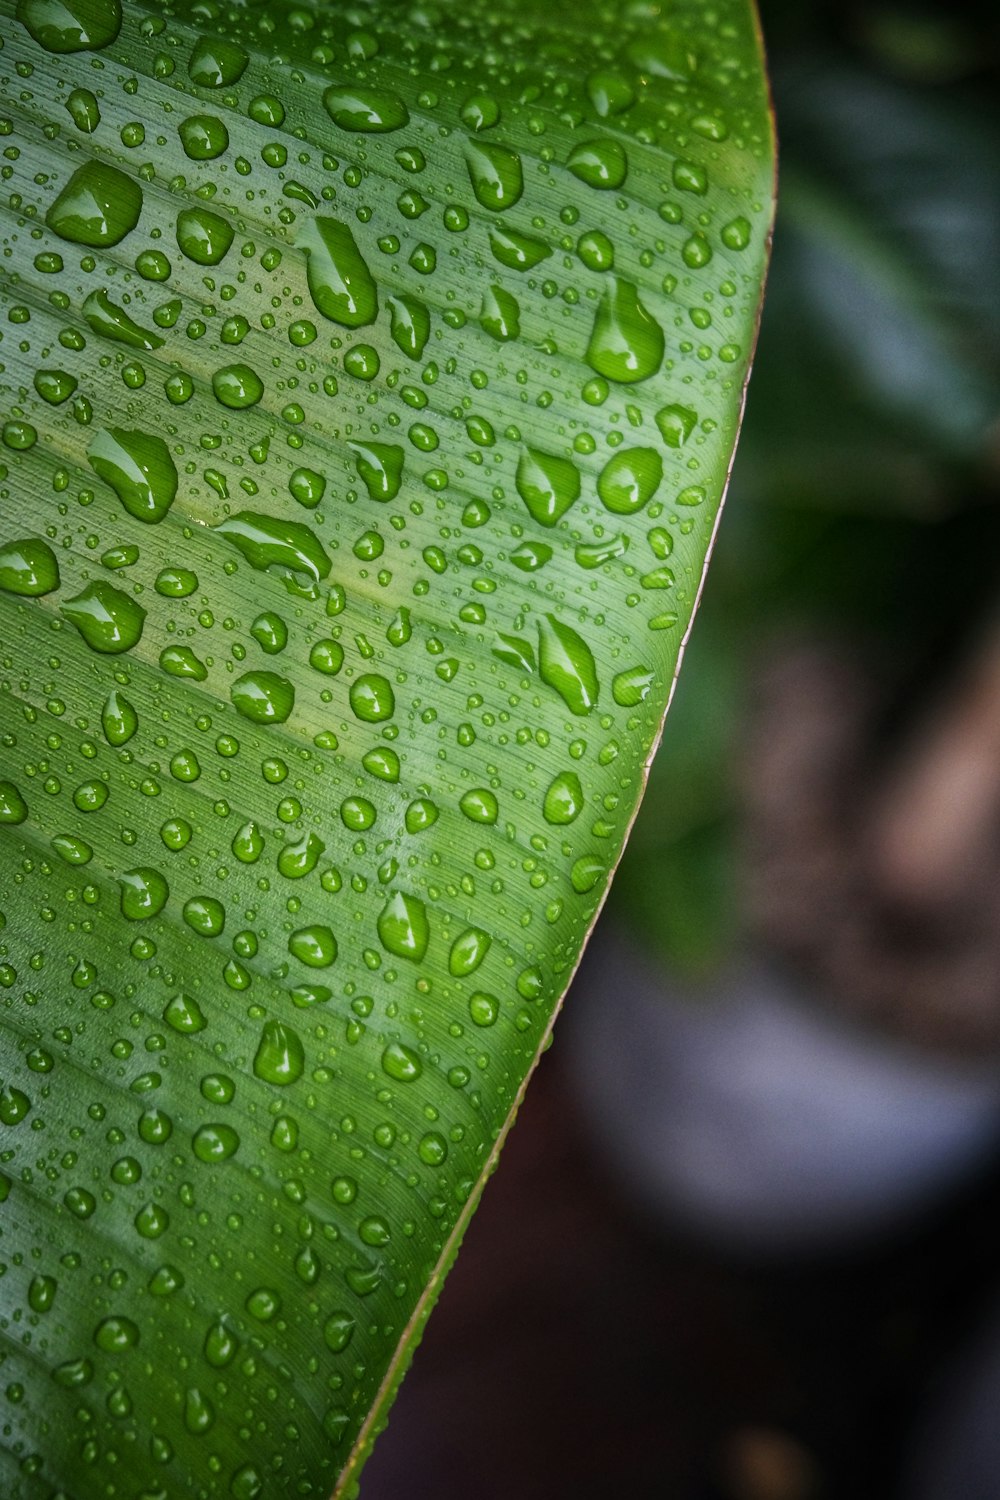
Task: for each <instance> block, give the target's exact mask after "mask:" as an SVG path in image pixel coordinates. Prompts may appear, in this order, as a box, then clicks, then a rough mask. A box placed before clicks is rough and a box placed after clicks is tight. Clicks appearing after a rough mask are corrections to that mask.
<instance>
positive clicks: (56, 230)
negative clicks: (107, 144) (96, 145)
mask: <svg viewBox="0 0 1000 1500" xmlns="http://www.w3.org/2000/svg"><path fill="white" fill-rule="evenodd" d="M141 213H142V189H141V188H140V187H139V184H138V183H137V182H136V181H135V180H134V179H133V178H131V177H126V175H125V173H124V172H119V170H118V168H117V167H110V166H108V165H107V163H105V162H98V161H87V162H84V164H83V166H82V167H77V169H76V171H75V172H74V173H73V175H72V177H71V178H70V180H69V182H67V184H66V186H65V187H64V188H63V190H62V192H61V193H60V194H59V196H58V198H57V199H56V200H55V202H54V203H53V204H52V205H51V207H50V208H49V211H48V213H47V214H46V215H45V222H46V224H47V225H48V227H49V228H50V229H51V230H52V232H53V234H57V235H58V236H59V238H60V239H61V240H69V241H71V242H72V243H73V244H75V245H90V246H92V247H94V248H95V249H107V248H109V247H110V246H111V245H117V244H118V243H119V241H120V240H123V239H124V238H125V236H126V235H127V234H129V233H131V231H132V230H133V229H134V228H135V226H136V225H137V224H138V222H139V215H140V214H141Z"/></svg>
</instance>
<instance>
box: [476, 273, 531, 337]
mask: <svg viewBox="0 0 1000 1500" xmlns="http://www.w3.org/2000/svg"><path fill="white" fill-rule="evenodd" d="M479 322H480V325H481V327H482V328H483V329H484V330H485V332H486V333H488V334H489V336H490V338H493V339H496V340H497V341H498V342H499V343H504V342H506V341H507V340H508V339H516V338H517V337H519V335H520V332H521V309H520V307H519V306H518V303H517V298H516V297H515V296H514V295H513V294H512V293H511V292H508V291H506V290H505V289H504V288H503V287H502V286H494V285H492V284H490V285H489V286H488V287H487V288H486V290H485V292H484V293H483V305H482V308H481V310H480V313H479Z"/></svg>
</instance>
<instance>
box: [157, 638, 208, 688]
mask: <svg viewBox="0 0 1000 1500" xmlns="http://www.w3.org/2000/svg"><path fill="white" fill-rule="evenodd" d="M160 669H161V671H164V672H166V674H167V676H168V677H188V678H190V679H191V681H192V682H204V681H205V678H206V677H207V676H208V668H207V667H206V665H205V663H204V662H203V661H201V660H200V658H199V657H197V656H195V654H194V652H193V651H192V650H191V647H190V646H164V648H163V650H162V651H161V652H160Z"/></svg>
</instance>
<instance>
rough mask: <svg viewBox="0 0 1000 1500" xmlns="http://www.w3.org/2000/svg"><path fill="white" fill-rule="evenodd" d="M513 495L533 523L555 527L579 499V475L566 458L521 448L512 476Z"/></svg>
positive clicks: (538, 450) (535, 449)
mask: <svg viewBox="0 0 1000 1500" xmlns="http://www.w3.org/2000/svg"><path fill="white" fill-rule="evenodd" d="M514 483H515V485H516V486H517V493H518V494H519V495H520V497H521V499H522V500H523V501H524V503H525V505H526V506H527V507H528V510H529V512H530V513H531V515H532V517H533V518H534V520H536V521H537V522H538V523H539V524H540V525H542V526H555V524H556V522H557V521H559V520H560V519H561V518H562V517H563V516H564V515H565V514H566V512H567V511H568V510H569V508H570V506H571V505H573V504H574V502H575V501H576V500H578V499H579V496H580V475H579V472H578V471H577V469H576V466H575V465H574V464H572V463H570V461H569V459H568V458H560V457H559V456H558V455H557V454H555V453H543V452H542V450H541V449H540V448H525V449H524V451H523V452H522V454H521V457H520V459H519V460H518V465H517V473H516V475H515V476H514Z"/></svg>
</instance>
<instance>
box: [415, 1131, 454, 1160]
mask: <svg viewBox="0 0 1000 1500" xmlns="http://www.w3.org/2000/svg"><path fill="white" fill-rule="evenodd" d="M417 1155H418V1156H419V1157H420V1160H421V1161H422V1162H423V1163H424V1165H425V1166H427V1167H440V1166H441V1165H442V1164H443V1163H444V1162H445V1161H446V1160H447V1157H448V1142H447V1141H446V1140H445V1138H444V1136H443V1135H441V1134H440V1133H439V1132H438V1131H436V1130H428V1132H427V1134H426V1135H424V1136H421V1138H420V1140H419V1142H418V1143H417Z"/></svg>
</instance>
